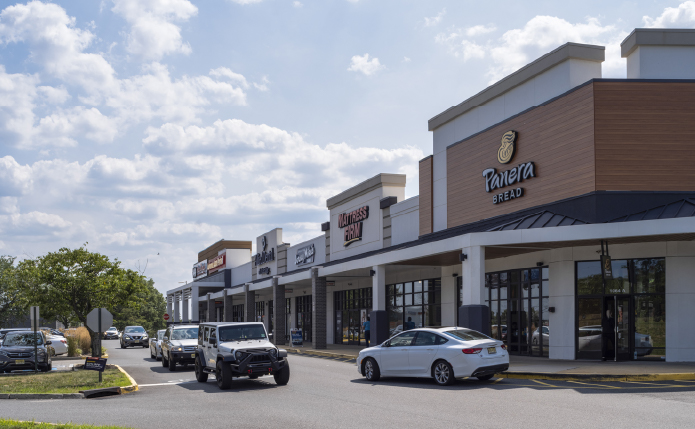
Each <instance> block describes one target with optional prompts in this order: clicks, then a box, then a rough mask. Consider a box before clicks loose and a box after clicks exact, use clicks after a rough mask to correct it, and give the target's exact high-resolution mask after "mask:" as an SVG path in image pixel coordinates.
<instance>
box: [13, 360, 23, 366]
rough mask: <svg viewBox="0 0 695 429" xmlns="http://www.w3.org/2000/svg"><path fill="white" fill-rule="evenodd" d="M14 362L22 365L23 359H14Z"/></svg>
mask: <svg viewBox="0 0 695 429" xmlns="http://www.w3.org/2000/svg"><path fill="white" fill-rule="evenodd" d="M14 363H16V364H17V365H24V359H17V360H16V361H14Z"/></svg>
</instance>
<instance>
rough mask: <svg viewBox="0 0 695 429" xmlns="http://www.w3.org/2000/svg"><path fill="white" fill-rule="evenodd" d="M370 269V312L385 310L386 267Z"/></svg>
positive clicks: (378, 266) (377, 266) (379, 266)
mask: <svg viewBox="0 0 695 429" xmlns="http://www.w3.org/2000/svg"><path fill="white" fill-rule="evenodd" d="M372 269H373V270H374V276H372V310H374V311H377V310H386V265H374V266H373V267H372Z"/></svg>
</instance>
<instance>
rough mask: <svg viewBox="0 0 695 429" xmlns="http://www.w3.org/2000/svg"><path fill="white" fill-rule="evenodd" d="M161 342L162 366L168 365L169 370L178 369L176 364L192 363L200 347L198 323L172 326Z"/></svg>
mask: <svg viewBox="0 0 695 429" xmlns="http://www.w3.org/2000/svg"><path fill="white" fill-rule="evenodd" d="M160 344H161V346H160V347H161V349H162V366H164V367H168V368H169V371H176V364H179V365H182V366H186V365H192V364H194V363H195V354H196V350H197V349H198V325H178V326H170V327H168V328H167V330H166V332H165V333H164V337H163V338H162V342H161V343H160Z"/></svg>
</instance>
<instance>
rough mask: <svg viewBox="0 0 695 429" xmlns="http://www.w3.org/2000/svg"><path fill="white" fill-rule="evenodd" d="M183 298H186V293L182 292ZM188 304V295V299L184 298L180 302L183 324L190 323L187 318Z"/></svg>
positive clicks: (189, 299) (189, 300)
mask: <svg viewBox="0 0 695 429" xmlns="http://www.w3.org/2000/svg"><path fill="white" fill-rule="evenodd" d="M183 296H184V297H185V296H186V291H184V292H183ZM190 302H191V298H190V295H189V298H185V299H183V300H182V305H183V308H182V310H183V311H182V313H183V321H184V322H190V321H191V318H190V317H189V312H188V305H189V304H190Z"/></svg>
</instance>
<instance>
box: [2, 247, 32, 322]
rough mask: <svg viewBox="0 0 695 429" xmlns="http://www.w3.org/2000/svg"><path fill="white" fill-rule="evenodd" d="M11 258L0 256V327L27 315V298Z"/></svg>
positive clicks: (13, 259)
mask: <svg viewBox="0 0 695 429" xmlns="http://www.w3.org/2000/svg"><path fill="white" fill-rule="evenodd" d="M14 261H15V258H14V257H12V256H0V326H4V325H5V324H7V323H8V322H10V321H11V320H13V319H16V318H21V317H23V316H26V315H28V314H29V309H28V307H29V304H28V297H27V294H26V293H25V287H24V285H23V283H22V279H21V277H20V274H19V271H18V269H17V267H15V265H14Z"/></svg>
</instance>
